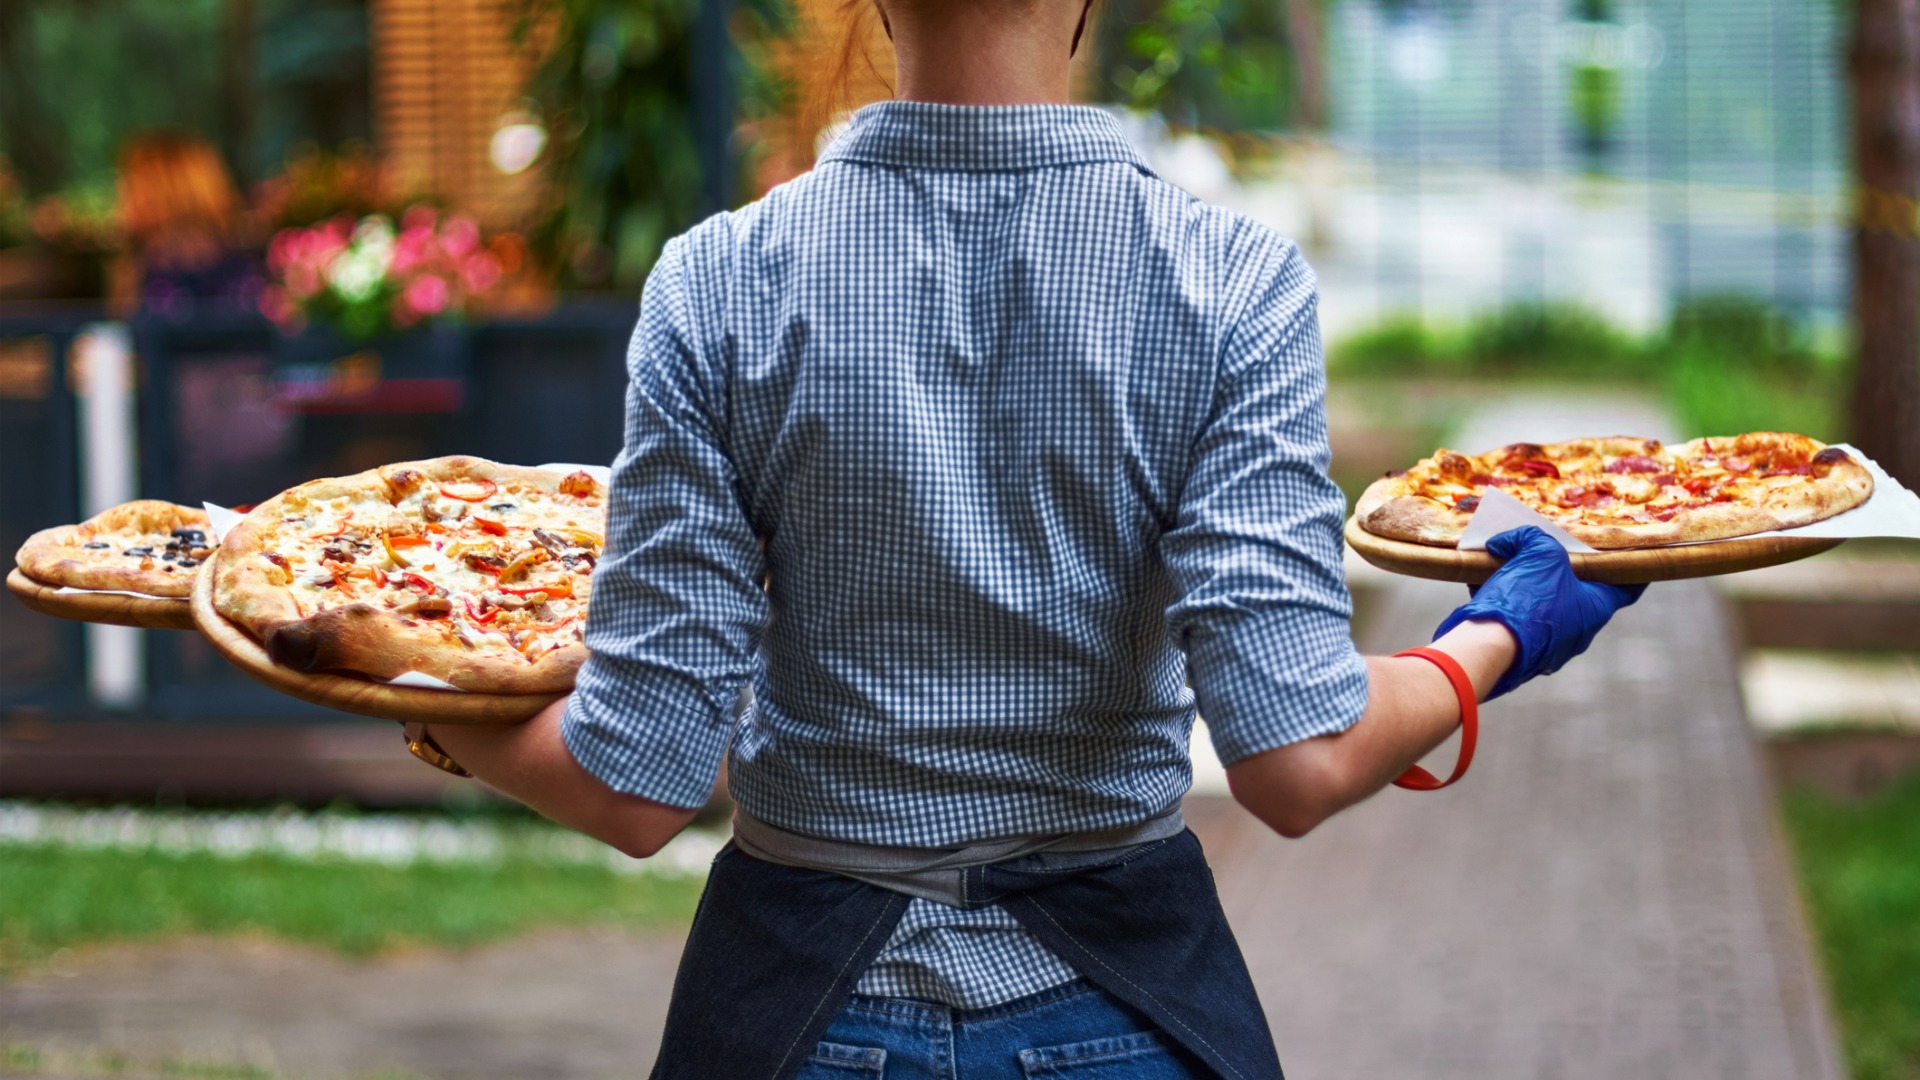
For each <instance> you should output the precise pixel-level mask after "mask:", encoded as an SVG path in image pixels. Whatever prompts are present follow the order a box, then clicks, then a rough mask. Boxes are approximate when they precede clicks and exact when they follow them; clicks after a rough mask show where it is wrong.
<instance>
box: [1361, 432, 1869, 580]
mask: <svg viewBox="0 0 1920 1080" xmlns="http://www.w3.org/2000/svg"><path fill="white" fill-rule="evenodd" d="M1488 488H1499V489H1500V490H1501V491H1504V492H1506V493H1507V494H1508V495H1511V496H1513V497H1514V498H1515V499H1518V500H1519V501H1520V502H1522V503H1524V504H1526V505H1527V506H1528V507H1530V508H1532V509H1533V510H1536V511H1538V512H1539V513H1541V514H1543V515H1545V516H1546V517H1547V518H1549V519H1551V520H1552V521H1553V522H1554V523H1555V524H1557V525H1559V526H1560V527H1561V528H1563V529H1565V530H1566V531H1567V532H1568V533H1570V534H1571V535H1573V536H1574V537H1575V538H1577V539H1579V540H1581V541H1582V542H1584V543H1586V544H1588V545H1590V546H1592V547H1594V548H1598V549H1600V550H1603V551H1604V550H1609V549H1617V548H1641V547H1659V546H1663V545H1669V544H1689V543H1697V542H1700V541H1706V540H1725V539H1730V538H1732V537H1737V536H1748V535H1751V534H1753V533H1760V532H1769V531H1772V530H1774V529H1791V528H1795V527H1798V526H1801V525H1808V524H1811V523H1813V522H1816V521H1821V520H1823V519H1826V518H1830V517H1833V516H1834V515H1835V514H1839V513H1842V512H1844V511H1847V510H1851V509H1853V508H1854V507H1856V506H1858V505H1860V504H1861V503H1863V502H1865V501H1866V500H1867V497H1868V496H1870V495H1871V494H1873V475H1872V474H1871V473H1869V472H1868V471H1867V469H1866V467H1865V466H1864V465H1862V464H1860V462H1858V461H1856V460H1854V458H1853V457H1852V455H1850V454H1848V453H1847V452H1846V451H1845V450H1842V449H1840V448H1838V447H1834V446H1827V445H1826V444H1824V443H1821V442H1817V441H1815V440H1813V439H1810V438H1808V437H1806V436H1805V435H1791V434H1785V433H1782V432H1773V431H1759V432H1750V433H1748V434H1745V435H1735V436H1731V437H1727V438H1718V437H1716V438H1704V439H1694V440H1692V441H1690V442H1684V443H1679V444H1677V445H1674V446H1666V445H1663V444H1662V443H1660V442H1659V441H1658V440H1655V439H1638V438H1630V437H1626V436H1618V437H1613V438H1601V439H1570V440H1567V441H1565V442H1556V443H1513V444H1511V445H1509V446H1503V447H1500V448H1499V449H1497V450H1492V451H1489V452H1487V453H1484V454H1461V453H1456V452H1455V451H1452V450H1441V451H1438V452H1437V453H1435V454H1434V455H1433V456H1432V457H1429V458H1426V459H1425V460H1423V461H1421V462H1420V463H1419V464H1417V465H1415V466H1413V467H1412V468H1410V469H1404V470H1396V471H1394V472H1390V473H1387V474H1386V475H1385V476H1383V477H1381V478H1380V479H1379V480H1376V481H1374V483H1373V484H1372V485H1371V486H1369V487H1368V488H1367V490H1366V491H1365V492H1363V493H1362V494H1361V496H1360V499H1359V502H1358V503H1357V504H1356V505H1355V508H1354V515H1355V517H1356V518H1357V519H1358V520H1359V523H1360V527H1361V528H1363V529H1365V530H1366V531H1368V532H1370V533H1373V534H1374V535H1376V536H1383V537H1386V538H1388V539H1392V540H1406V541H1411V542H1413V543H1417V544H1433V545H1438V546H1444V547H1452V546H1454V545H1456V544H1458V543H1459V541H1460V534H1461V533H1462V532H1463V531H1465V529H1466V527H1467V521H1468V520H1469V519H1470V518H1471V517H1472V516H1473V511H1474V509H1475V508H1476V507H1478V506H1479V504H1480V496H1481V495H1482V493H1484V492H1485V491H1486V490H1487V489H1488Z"/></svg>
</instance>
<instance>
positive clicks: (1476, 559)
mask: <svg viewBox="0 0 1920 1080" xmlns="http://www.w3.org/2000/svg"><path fill="white" fill-rule="evenodd" d="M1842 542H1843V541H1842V540H1841V539H1840V538H1839V537H1830V536H1757V537H1735V538H1733V539H1731V540H1716V541H1713V542H1712V543H1707V544H1682V545H1679V546H1676V547H1657V548H1628V549H1625V550H1616V551H1597V552H1594V553H1593V554H1590V555H1589V554H1586V553H1583V552H1572V553H1570V554H1569V555H1568V558H1569V559H1571V560H1572V561H1573V572H1574V574H1575V575H1577V576H1578V577H1580V578H1581V579H1582V580H1585V581H1600V582H1605V583H1606V584H1609V585H1638V584H1642V583H1645V582H1650V581H1677V580H1679V579H1681V578H1696V577H1712V576H1714V575H1717V574H1732V573H1736V572H1738V571H1741V570H1757V569H1759V568H1760V567H1763V566H1777V565H1779V564H1780V563H1786V562H1793V561H1794V560H1796V559H1804V558H1806V557H1807V556H1809V555H1818V554H1820V553H1821V552H1823V551H1826V550H1829V549H1830V548H1834V547H1838V546H1839V545H1840V544H1841V543H1842ZM1347 546H1349V547H1351V548H1353V550H1354V552H1355V553H1356V554H1358V555H1359V556H1360V557H1361V558H1363V559H1365V560H1367V561H1368V562H1370V563H1372V564H1373V565H1375V566H1377V567H1379V568H1380V569H1382V570H1387V571H1391V572H1393V573H1395V574H1405V575H1407V576H1408V577H1419V578H1431V579H1432V580H1434V581H1455V582H1459V583H1461V584H1463V585H1478V584H1479V583H1481V582H1483V581H1485V580H1487V578H1489V577H1491V576H1492V575H1493V572H1494V570H1496V569H1498V568H1499V566H1500V560H1499V559H1496V558H1494V557H1493V556H1491V555H1489V554H1487V553H1486V552H1484V551H1461V550H1459V549H1458V548H1450V547H1435V546H1432V545H1429V544H1412V543H1408V542H1407V541H1404V540H1389V539H1387V538H1385V537H1382V536H1375V535H1373V534H1372V533H1370V532H1368V531H1366V530H1365V529H1362V528H1361V527H1360V522H1359V520H1358V519H1357V518H1348V519H1347Z"/></svg>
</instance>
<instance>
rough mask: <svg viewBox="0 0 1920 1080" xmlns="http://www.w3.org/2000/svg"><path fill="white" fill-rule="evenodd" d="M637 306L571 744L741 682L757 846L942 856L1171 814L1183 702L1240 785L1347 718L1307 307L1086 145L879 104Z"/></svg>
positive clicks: (1082, 126) (1122, 144) (1281, 269)
mask: <svg viewBox="0 0 1920 1080" xmlns="http://www.w3.org/2000/svg"><path fill="white" fill-rule="evenodd" d="M644 307H645V309H646V310H645V313H644V314H643V318H642V325H641V328H640V331H639V334H638V336H637V338H636V349H635V354H634V356H635V364H634V368H635V370H634V373H633V374H634V381H633V386H634V390H633V395H634V397H633V400H631V401H630V403H629V411H630V415H639V416H642V417H644V418H645V420H646V423H644V424H637V425H635V427H634V430H632V431H630V433H629V446H628V448H627V451H626V453H625V454H624V455H623V456H622V458H621V460H620V462H619V463H618V468H617V474H618V475H617V480H616V483H617V484H619V485H621V486H622V487H623V488H624V489H626V490H628V491H630V492H632V495H631V497H629V498H625V499H618V500H616V507H617V508H618V512H617V514H616V520H615V521H614V522H613V523H612V530H613V533H614V534H615V535H614V536H613V537H610V540H611V543H610V547H627V548H628V549H629V550H633V551H634V552H635V554H634V555H633V556H630V558H632V559H633V563H632V566H631V570H632V578H631V579H629V577H628V576H627V575H623V574H612V575H603V580H604V581H606V582H607V584H599V583H597V584H596V589H597V590H606V589H608V588H614V589H619V590H620V591H621V600H620V602H619V610H621V611H622V612H623V613H629V614H625V615H623V618H622V619H621V620H620V623H619V625H618V626H616V627H613V628H611V629H610V630H605V629H603V630H600V631H599V633H598V634H597V635H596V637H595V639H594V640H592V641H591V642H590V644H592V646H593V647H594V650H595V660H594V662H593V663H591V664H590V665H589V668H588V669H587V671H585V672H584V673H583V676H582V679H581V685H582V690H583V691H584V693H583V694H582V695H581V696H582V697H584V698H586V699H587V701H588V703H589V707H588V708H583V709H581V710H580V712H579V713H578V714H577V716H576V719H580V720H585V721H588V722H589V723H587V724H585V725H583V727H586V728H591V727H592V726H593V725H594V724H595V723H599V724H604V725H608V726H610V727H619V726H621V725H622V724H625V723H631V722H632V721H631V719H623V718H622V717H620V716H617V715H614V714H613V713H614V711H613V710H606V711H604V712H603V711H602V710H596V709H593V708H591V707H590V705H591V702H592V701H593V700H594V699H595V698H596V696H599V693H603V692H606V690H607V686H608V684H609V683H610V682H611V680H612V679H613V678H615V677H617V676H618V675H619V672H618V670H617V668H619V667H621V666H624V665H627V664H631V665H636V666H637V667H639V668H643V669H648V670H649V672H650V674H649V676H648V677H647V678H645V679H642V680H639V681H641V682H645V683H647V684H649V685H652V686H656V687H661V686H666V685H668V684H672V685H673V686H674V689H669V690H664V691H656V693H663V694H665V695H668V696H669V697H671V698H677V699H678V700H667V701H658V702H650V703H646V704H647V705H648V706H649V707H658V706H662V705H673V706H679V707H680V709H683V710H692V711H693V712H696V713H705V714H706V715H707V716H708V717H709V718H712V717H714V716H716V715H717V716H722V717H724V715H725V710H726V706H727V705H728V704H730V702H731V695H732V693H733V692H734V690H735V689H736V688H737V687H738V686H739V685H740V684H741V681H742V680H745V679H747V678H749V677H750V676H753V677H755V690H756V705H755V708H754V710H753V711H752V712H751V713H750V714H748V715H747V716H746V717H745V718H744V720H743V722H742V723H741V724H740V725H739V728H738V731H737V732H736V733H735V737H734V740H733V763H732V769H731V772H730V781H731V785H732V789H733V792H734V794H735V796H736V798H738V799H739V800H740V802H741V804H742V806H743V807H744V808H745V809H746V810H747V811H748V812H749V813H751V814H753V815H755V816H756V817H759V818H761V819H763V820H765V821H768V822H770V823H772V824H775V825H779V826H781V827H784V828H787V829H790V830H793V831H795V832H801V833H807V834H811V835H817V836H825V837H832V838H836V839H844V840H854V841H860V842H865V843H877V844H895V845H920V846H927V845H953V844H961V843H968V842H973V841H978V840H983V839H991V838H996V837H1003V836H1018V835H1034V834H1050V833H1062V832H1071V831H1084V830H1093V829H1101V828H1110V827H1114V826H1119V825H1128V824H1133V823H1137V822H1139V821H1142V820H1144V819H1147V818H1150V817H1153V816H1154V815H1156V814H1158V813H1160V812H1162V811H1164V810H1166V809H1168V808H1170V807H1171V806H1172V805H1173V804H1174V803H1175V802H1176V801H1177V800H1178V799H1179V797H1180V795H1181V794H1182V793H1183V792H1184V790H1185V789H1186V787H1187V784H1188V780H1189V769H1188V764H1187V753H1186V740H1187V736H1188V731H1189V727H1190V725H1191V722H1192V719H1193V714H1194V691H1197V692H1198V693H1199V695H1200V697H1201V705H1202V706H1203V707H1204V709H1205V711H1206V712H1207V715H1208V718H1209V721H1210V723H1211V724H1212V726H1213V727H1214V729H1215V738H1216V741H1217V742H1221V743H1222V745H1223V750H1225V751H1227V752H1229V753H1232V754H1233V755H1234V756H1239V755H1240V754H1241V753H1244V752H1248V750H1249V749H1264V748H1265V747H1267V746H1271V745H1277V744H1278V743H1280V742H1286V741H1292V740H1294V739H1299V738H1303V737H1306V736H1307V735H1311V734H1315V733H1318V731H1320V730H1323V729H1324V726H1325V725H1327V724H1329V723H1330V722H1332V721H1337V722H1338V723H1340V724H1344V723H1345V722H1349V721H1350V719H1351V716H1352V715H1353V714H1354V713H1356V712H1357V710H1358V707H1359V704H1360V703H1362V702H1363V701H1364V696H1365V676H1364V671H1363V668H1362V667H1361V665H1360V660H1359V657H1358V656H1357V655H1356V654H1355V653H1354V652H1353V649H1352V645H1351V642H1350V641H1349V640H1348V637H1347V629H1346V617H1347V614H1348V600H1347V594H1346V590H1345V587H1344V584H1343V582H1342V581H1341V578H1340V575H1339V572H1338V566H1339V551H1338V523H1339V520H1340V517H1341V514H1342V510H1343V508H1344V502H1343V500H1342V498H1341V496H1340V493H1339V492H1338V490H1337V489H1335V488H1334V487H1333V486H1332V485H1331V483H1330V482H1328V481H1327V480H1326V477H1325V466H1326V460H1325V455H1326V435H1325V424H1324V418H1323V412H1322V400H1321V399H1322V392H1323V384H1324V377H1323V373H1322V371H1321V369H1320V355H1319V342H1318V337H1317V327H1316V323H1315V317H1314V307H1313V281H1312V277H1311V274H1310V272H1309V271H1308V270H1307V269H1306V267H1305V265H1304V263H1302V261H1301V260H1300V259H1299V257H1298V254H1297V252H1296V251H1295V250H1294V249H1293V248H1292V246H1291V245H1290V244H1288V243H1286V242H1285V241H1284V240H1281V239H1280V238H1279V237H1277V236H1275V235H1274V234H1272V233H1271V232H1270V231H1268V230H1266V229H1264V228H1262V227H1260V226H1257V225H1254V224H1252V223H1249V222H1247V221H1246V220H1244V219H1242V218H1239V217H1237V216H1235V215H1232V214H1229V213H1226V212H1224V211H1221V210H1219V209H1217V208H1214V207H1210V206H1207V205H1206V204H1204V203H1201V202H1199V201H1198V200H1195V199H1193V198H1192V197H1190V196H1188V195H1187V194H1186V193H1184V192H1182V191H1180V190H1179V189H1177V188H1174V187H1172V186H1170V185H1168V184H1166V183H1164V182H1162V181H1160V180H1159V179H1157V178H1156V177H1154V176H1153V174H1152V173H1151V171H1150V170H1148V169H1147V168H1146V166H1145V165H1144V164H1143V163H1142V162H1141V161H1140V159H1139V158H1138V156H1137V155H1136V154H1135V153H1134V151H1133V150H1132V149H1131V148H1130V147H1129V146H1128V145H1127V143H1126V141H1125V139H1124V137H1123V136H1122V135H1121V132H1120V129H1119V127H1118V125H1117V124H1115V123H1114V122H1113V120H1112V119H1111V118H1110V117H1108V116H1107V115H1106V114H1104V113H1102V112H1099V111H1097V110H1092V109H1084V108H1072V107H1064V106H1019V107H1009V108H999V109H979V108H967V109H963V108H954V107H949V106H941V105H930V104H923V103H909V102H892V103H886V104H882V105H877V106H872V107H869V108H868V109H865V110H863V111H862V112H861V113H860V114H858V116H857V117H856V118H855V121H854V122H853V124H852V125H851V127H850V128H849V129H848V130H847V131H846V132H845V133H844V134H843V135H841V136H840V138H839V139H838V140H836V141H835V142H834V143H833V144H832V145H831V146H830V147H829V148H828V149H827V151H826V153H825V154H823V156H822V160H821V163H820V165H819V166H818V167H817V168H816V169H815V170H814V172H812V173H810V174H808V175H807V176H804V177H802V178H800V179H798V180H796V181H794V182H792V183H790V184H787V185H784V186H782V187H780V188H777V189H775V190H774V191H773V192H772V193H770V194H769V195H768V196H767V197H766V198H765V199H763V200H761V201H760V202H758V203H756V204H754V205H752V206H750V207H747V208H745V209H744V210H741V211H739V212H736V213H734V214H730V215H721V216H719V217H716V218H714V219H712V220H710V221H708V222H707V223H705V224H704V225H702V226H700V227H699V228H697V229H695V230H694V231H693V232H692V233H690V234H689V235H687V236H686V237H684V238H682V239H681V240H679V241H676V243H675V244H674V245H673V246H671V247H670V248H669V249H668V251H667V253H666V255H665V256H663V259H662V262H661V266H660V268H659V269H658V270H657V271H656V273H655V276H654V278H653V279H652V281H650V283H649V285H648V293H647V302H646V304H645V305H644ZM663 343H665V344H664V345H663ZM636 409H637V413H636ZM661 420H664V421H665V423H659V422H656V421H661ZM623 535H624V537H625V540H626V543H624V544H623V543H622V537H623ZM756 539H764V540H765V541H766V542H767V545H768V546H767V548H766V552H765V555H764V567H763V566H762V563H761V561H760V560H761V556H760V555H759V552H758V550H757V548H756V546H755V545H754V541H755V540H756ZM663 556H664V557H663ZM763 569H764V571H765V572H766V573H767V574H768V575H770V587H769V589H768V590H767V591H766V592H765V593H764V594H763V593H761V592H760V590H759V589H758V588H755V587H753V586H754V584H755V583H756V582H757V581H758V579H759V578H760V577H761V574H762V570H763ZM596 602H597V604H598V603H604V602H605V601H604V600H603V599H602V598H600V597H599V594H598V591H597V594H596ZM716 610H717V611H721V612H725V613H726V614H727V617H726V618H725V619H723V620H721V621H720V622H719V623H718V624H717V625H718V627H719V628H720V632H719V633H715V626H716V623H715V621H714V619H713V618H712V614H713V612H715V611H716ZM756 646H757V647H758V650H759V654H758V655H759V661H760V663H759V665H758V666H759V670H758V671H757V672H756V670H755V668H756V664H755V647H756ZM1183 650H1184V652H1183ZM603 656H604V657H606V658H605V659H603ZM613 657H619V658H621V659H620V660H619V661H615V660H613V659H612V658H613ZM1190 662H1191V665H1192V672H1191V674H1192V681H1193V685H1194V691H1189V690H1188V689H1187V686H1186V683H1187V681H1188V677H1189V663H1190ZM1303 672H1304V673H1305V674H1303ZM628 674H633V672H631V671H630V672H628ZM634 681H635V680H633V679H630V678H629V679H626V680H625V681H624V685H632V684H633V683H634ZM708 730H709V740H710V741H713V748H714V750H715V751H716V752H717V751H718V749H719V746H720V745H721V744H723V743H724V741H725V735H726V732H725V727H724V724H720V725H719V726H718V727H716V726H715V725H714V724H713V723H712V721H711V719H710V721H709V724H708ZM610 734H611V733H610ZM714 740H717V741H714ZM622 741H624V740H617V739H613V738H609V739H608V740H607V744H608V745H614V744H615V743H617V742H622ZM592 742H593V740H592V738H591V732H590V731H589V732H588V733H587V734H585V735H583V736H580V737H578V738H577V741H576V746H575V748H576V751H585V752H584V753H582V755H581V756H582V760H583V762H584V763H586V764H588V766H589V767H590V768H595V766H594V760H593V758H592V746H591V745H590V744H591V743H592ZM641 767H642V768H645V766H644V765H642V766H641ZM595 771H596V772H600V773H602V775H606V774H607V771H608V770H605V769H601V768H595ZM647 787H648V789H649V790H652V789H653V786H652V785H647ZM654 797H659V796H657V795H656V796H654Z"/></svg>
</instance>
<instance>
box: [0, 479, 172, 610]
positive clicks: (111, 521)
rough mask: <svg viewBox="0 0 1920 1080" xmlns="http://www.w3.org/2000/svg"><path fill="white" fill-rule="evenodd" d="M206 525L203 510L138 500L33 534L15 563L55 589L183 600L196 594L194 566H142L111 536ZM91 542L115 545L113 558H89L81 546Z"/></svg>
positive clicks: (151, 560)
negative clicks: (120, 593) (169, 569)
mask: <svg viewBox="0 0 1920 1080" xmlns="http://www.w3.org/2000/svg"><path fill="white" fill-rule="evenodd" d="M208 527H209V526H208V523H207V514H206V511H204V510H196V509H194V508H193V507H190V506H179V505H176V504H174V503H170V502H166V501H164V500H160V499H135V500H134V501H132V502H126V503H121V504H120V505H119V506H115V507H111V508H109V509H107V510H103V511H101V512H100V513H98V514H95V515H94V516H93V517H91V518H88V519H87V520H85V521H83V522H80V523H79V524H77V525H56V526H54V527H53V528H51V529H42V530H40V531H39V532H37V533H34V534H33V535H32V536H30V537H28V538H27V542H26V543H25V544H22V545H21V547H20V550H19V552H18V553H17V554H15V555H14V562H15V564H16V565H18V566H19V567H20V572H21V573H23V574H25V575H26V576H27V577H29V578H32V579H33V580H34V581H37V582H39V583H41V584H43V585H51V586H53V587H55V588H62V587H66V588H75V589H115V590H119V591H123V592H134V593H140V594H141V595H143V596H155V597H162V598H166V599H180V600H184V599H186V598H187V597H188V596H190V595H192V593H193V571H192V568H191V567H188V568H185V569H181V568H175V569H174V570H172V571H168V570H166V569H165V567H167V566H169V565H173V564H170V563H167V562H165V561H164V560H160V559H154V558H148V559H146V560H144V561H146V562H149V563H151V564H152V565H151V566H150V567H148V568H147V569H142V568H141V566H140V563H141V561H142V560H140V559H136V558H132V557H129V556H126V555H124V554H122V547H123V545H122V544H121V543H120V542H118V541H115V540H114V539H113V538H114V537H115V536H119V537H121V538H122V539H127V538H132V537H138V536H143V535H149V534H160V535H165V534H167V533H170V532H172V531H173V530H174V529H187V528H192V529H200V530H202V531H205V530H206V529H207V528H208ZM89 542H95V543H98V542H107V543H110V544H113V545H114V546H113V548H112V558H111V559H108V560H106V561H95V560H93V559H90V558H87V557H86V549H85V548H84V547H82V545H84V544H86V543H89Z"/></svg>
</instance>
